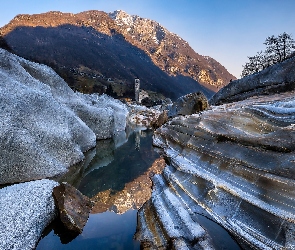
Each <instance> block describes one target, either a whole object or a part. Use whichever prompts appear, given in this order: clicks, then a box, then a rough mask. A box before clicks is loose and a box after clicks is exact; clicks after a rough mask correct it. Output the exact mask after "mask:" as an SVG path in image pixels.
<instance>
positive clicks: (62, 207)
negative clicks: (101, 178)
mask: <svg viewBox="0 0 295 250" xmlns="http://www.w3.org/2000/svg"><path fill="white" fill-rule="evenodd" d="M53 197H54V200H55V202H56V205H57V208H58V211H59V217H60V220H61V221H62V223H63V225H64V226H65V228H67V229H68V230H69V231H71V232H74V233H82V231H83V228H84V226H85V225H86V222H87V220H88V216H89V213H90V210H91V208H92V206H93V203H92V202H91V201H90V199H89V198H88V197H86V196H85V195H83V194H82V193H81V192H80V191H79V190H77V189H76V188H74V187H73V186H71V185H69V184H67V183H62V184H60V185H59V186H57V187H55V188H54V189H53Z"/></svg>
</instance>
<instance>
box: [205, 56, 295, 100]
mask: <svg viewBox="0 0 295 250" xmlns="http://www.w3.org/2000/svg"><path fill="white" fill-rule="evenodd" d="M293 89H295V57H292V58H290V59H288V60H286V61H284V62H282V63H278V64H275V65H273V66H271V67H269V68H267V69H265V70H263V71H261V72H259V73H256V74H252V75H249V76H246V77H244V78H242V79H239V80H235V81H232V82H230V83H229V84H228V85H227V86H225V87H224V88H222V89H221V90H220V91H218V92H217V93H216V94H215V95H214V96H213V97H212V98H211V100H210V104H211V105H220V104H223V103H230V102H236V101H241V100H244V99H247V98H249V97H251V96H260V95H270V94H275V93H280V92H285V91H291V90H293Z"/></svg>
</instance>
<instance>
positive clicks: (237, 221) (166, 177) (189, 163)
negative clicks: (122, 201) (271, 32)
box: [137, 59, 295, 249]
mask: <svg viewBox="0 0 295 250" xmlns="http://www.w3.org/2000/svg"><path fill="white" fill-rule="evenodd" d="M284 63H285V64H284ZM284 63H282V64H280V65H275V66H273V67H272V68H270V69H269V73H270V75H268V76H267V75H266V72H265V71H263V72H261V74H258V75H253V76H249V77H247V78H246V77H245V78H244V79H242V80H240V81H237V82H236V84H237V85H236V86H234V85H233V84H234V83H232V85H230V86H228V87H226V88H224V89H223V91H221V94H220V95H218V94H217V95H216V96H215V99H214V98H213V99H214V100H215V101H216V103H218V102H219V101H220V102H221V103H222V102H227V99H226V98H227V97H228V100H229V101H228V102H231V103H229V104H223V105H220V106H211V108H210V109H209V110H206V111H203V112H201V113H199V114H194V115H190V116H178V117H176V118H174V119H173V120H171V121H169V122H168V123H166V124H164V125H163V126H162V127H160V128H158V129H157V130H156V132H155V135H154V140H153V143H154V145H155V146H157V147H159V148H160V149H161V150H162V153H163V155H164V156H165V158H166V161H167V166H166V168H165V169H164V171H163V173H162V174H161V175H156V176H155V177H153V184H154V187H153V193H152V198H151V200H150V201H149V202H148V203H146V205H145V206H144V207H143V208H142V209H141V210H140V212H139V227H138V233H137V238H138V239H139V240H141V241H142V242H144V244H145V245H147V246H152V247H153V248H154V249H156V248H157V247H159V246H164V248H165V247H166V248H167V247H170V246H171V244H172V243H173V244H175V243H174V242H182V244H183V245H182V246H181V247H183V246H185V247H187V248H188V249H195V248H198V249H199V248H202V246H197V245H195V244H196V242H202V241H200V240H199V241H196V240H193V239H196V238H197V239H200V237H201V239H208V240H209V239H210V237H211V239H212V242H213V246H214V247H218V246H217V245H216V244H215V238H216V237H215V236H216V235H214V234H213V235H211V234H210V233H209V235H208V234H204V235H205V236H200V235H201V234H200V231H192V230H191V229H190V225H195V224H199V222H201V221H202V220H201V219H200V218H201V217H200V216H205V217H207V218H209V219H210V220H212V221H215V222H216V223H218V224H219V225H221V226H222V227H223V228H225V229H226V230H228V231H229V232H230V233H231V234H232V235H233V236H234V237H235V239H236V241H237V242H238V243H239V245H240V246H241V247H242V248H245V249H248V248H251V249H294V248H295V241H294V234H295V231H294V230H295V202H294V201H295V144H294V141H295V127H294V124H295V91H290V92H288V89H289V88H288V87H286V86H287V85H288V84H289V86H291V85H292V84H293V83H294V81H293V80H294V79H293V78H294V75H295V74H294V73H295V72H294V65H293V64H294V61H293V59H290V60H289V63H290V65H289V64H288V61H286V62H284ZM292 67H293V68H292ZM292 74H293V75H292ZM247 79H248V80H249V82H247V81H246V80H247ZM252 80H253V81H254V80H255V81H256V82H254V83H253V82H252ZM292 82H293V83H292ZM268 83H269V85H268V86H266V87H265V88H264V87H263V86H264V85H267V84H268ZM274 83H275V84H274ZM239 86H240V88H239ZM255 86H257V87H259V86H261V87H262V88H263V89H264V90H263V91H262V94H265V93H272V92H273V90H274V89H276V86H280V87H279V88H277V89H276V90H277V91H280V92H281V93H276V94H273V95H270V94H269V95H261V96H253V97H250V98H248V99H246V97H247V93H248V92H247V91H246V90H247V89H248V90H249V93H250V92H251V88H252V90H253V92H252V93H250V94H249V95H250V96H251V95H253V94H254V93H260V92H255V90H254V88H255ZM282 86H285V87H286V88H285V89H284V88H283V89H280V88H281V87H282ZM243 89H244V90H245V92H244V94H245V95H243ZM239 90H241V91H240V92H239ZM267 90H269V92H265V91H267ZM282 90H284V91H282ZM257 91H258V90H257ZM239 93H240V94H239ZM217 97H220V99H218V98H217ZM235 98H237V99H241V101H239V102H232V101H233V100H235ZM151 221H152V223H151ZM202 227H203V228H206V225H204V224H202ZM194 228H197V226H194ZM209 231H210V230H208V228H207V232H209ZM194 237H195V238H194ZM171 242H172V243H171ZM174 247H175V248H176V249H182V248H181V247H180V246H175V245H174ZM206 247H207V246H206ZM206 247H205V249H207V248H206ZM203 248H204V247H203ZM229 249H231V248H229Z"/></svg>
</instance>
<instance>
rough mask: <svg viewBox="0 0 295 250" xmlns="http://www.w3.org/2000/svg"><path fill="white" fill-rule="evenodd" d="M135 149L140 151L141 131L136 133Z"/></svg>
mask: <svg viewBox="0 0 295 250" xmlns="http://www.w3.org/2000/svg"><path fill="white" fill-rule="evenodd" d="M135 149H136V150H137V151H139V150H140V131H136V132H135Z"/></svg>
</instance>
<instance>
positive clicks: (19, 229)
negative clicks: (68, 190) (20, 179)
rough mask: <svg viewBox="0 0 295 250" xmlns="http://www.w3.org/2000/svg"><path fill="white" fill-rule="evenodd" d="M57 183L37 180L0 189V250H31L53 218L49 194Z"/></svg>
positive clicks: (54, 213) (53, 206)
mask: <svg viewBox="0 0 295 250" xmlns="http://www.w3.org/2000/svg"><path fill="white" fill-rule="evenodd" d="M57 185H58V183H57V182H55V181H51V180H45V179H44V180H38V181H31V182H26V183H21V184H15V185H13V186H9V187H5V188H2V189H0V249H1V250H7V249H11V250H12V249H13V250H29V249H34V248H35V246H36V243H37V242H38V240H39V238H40V237H41V234H42V232H43V230H44V229H45V227H46V226H47V225H48V224H49V223H50V222H51V221H52V220H53V219H54V218H55V216H56V209H55V204H54V199H53V196H52V190H53V188H54V187H55V186H57Z"/></svg>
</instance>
